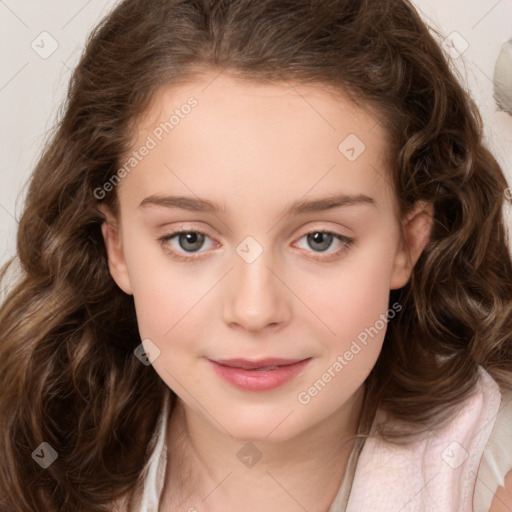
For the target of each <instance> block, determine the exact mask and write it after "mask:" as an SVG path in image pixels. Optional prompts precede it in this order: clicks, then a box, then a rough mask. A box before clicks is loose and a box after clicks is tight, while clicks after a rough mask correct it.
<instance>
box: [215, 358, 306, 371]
mask: <svg viewBox="0 0 512 512" xmlns="http://www.w3.org/2000/svg"><path fill="white" fill-rule="evenodd" d="M212 361H214V362H215V363H217V364H221V365H222V366H229V367H230V368H241V369H242V370H275V369H276V368H279V367H280V366H289V365H292V364H296V363H299V362H300V361H304V359H280V358H276V357H267V358H265V359H258V360H256V361H251V360H249V359H213V360H212Z"/></svg>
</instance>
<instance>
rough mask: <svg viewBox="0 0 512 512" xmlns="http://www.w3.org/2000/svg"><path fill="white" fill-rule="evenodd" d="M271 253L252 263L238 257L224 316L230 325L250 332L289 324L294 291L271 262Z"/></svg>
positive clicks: (229, 284) (265, 253) (230, 277)
mask: <svg viewBox="0 0 512 512" xmlns="http://www.w3.org/2000/svg"><path fill="white" fill-rule="evenodd" d="M270 256H271V254H270V251H263V253H262V254H261V255H260V256H259V257H258V258H257V259H256V260H255V261H252V262H250V263H249V262H247V261H245V260H244V259H243V258H241V257H239V256H238V255H237V254H234V261H235V263H234V268H233V271H232V272H230V274H229V277H228V282H227V290H226V298H225V300H224V303H223V316H224V321H225V322H226V324H227V325H228V326H230V327H233V328H238V329H243V330H246V331H250V332H258V331H262V330H264V329H276V328H278V327H282V326H283V325H284V324H286V323H287V322H288V321H289V318H290V314H291V304H290V294H291V292H290V290H289V289H288V288H287V287H286V285H285V284H284V283H283V281H284V282H286V280H285V279H284V276H282V275H280V272H279V270H277V269H276V268H273V267H275V265H274V264H273V262H272V261H271V257H270Z"/></svg>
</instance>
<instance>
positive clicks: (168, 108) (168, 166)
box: [120, 74, 389, 203]
mask: <svg viewBox="0 0 512 512" xmlns="http://www.w3.org/2000/svg"><path fill="white" fill-rule="evenodd" d="M386 142H387V139H386V133H385V132H384V129H383V127H382V126H381V125H380V124H379V122H378V119H377V118H376V117H375V116H374V115H372V114H371V113H370V112H369V111H366V110H363V109H361V108H359V107H356V106H355V105H354V104H353V103H351V102H350V101H349V100H348V99H347V98H345V97H344V96H343V95H342V94H341V93H340V94H336V95H334V94H333V93H332V92H331V91H329V90H327V89H326V88H323V87H321V86H320V85H305V84H296V83H292V82H289V83H278V84H276V83H261V82H251V81H247V80H240V79H238V78H233V77H231V76H229V75H224V74H220V75H203V76H201V77H198V78H196V79H194V80H193V81H190V82H188V83H182V84H180V85H174V86H167V87H162V88H161V89H160V90H159V91H158V92H157V93H156V94H155V95H154V97H153V99H152V102H151V104H150V107H149V108H148V109H147V111H146V112H145V114H144V116H143V117H141V118H140V119H139V120H138V124H137V129H136V139H135V140H134V141H133V144H132V150H133V151H135V152H137V151H138V150H139V149H142V148H143V147H144V146H146V147H150V149H149V150H146V151H144V153H145V156H144V157H143V158H140V159H139V160H138V161H137V162H136V165H134V166H133V167H132V169H130V172H129V175H128V176H127V178H125V179H123V180H122V182H121V186H120V189H121V190H120V193H121V195H123V194H124V195H129V196H131V197H132V198H133V200H134V201H135V200H136V199H137V198H139V199H140V200H142V199H143V197H146V196H148V195H151V194H156V193H160V192H173V193H174V192H175V193H180V194H187V195H197V196H203V197H212V198H213V199H214V200H215V201H216V202H219V203H226V202H227V201H225V200H224V199H223V198H225V196H226V195H227V194H228V193H231V196H232V197H233V194H232V193H235V194H237V195H238V196H239V197H245V198H246V199H247V200H250V197H251V196H254V198H255V199H254V200H255V201H262V200H264V199H265V198H267V199H268V200H270V197H271V196H272V195H273V193H274V192H275V191H276V190H280V191H281V193H282V196H283V197H284V196H289V197H294V198H298V197H301V196H304V195H306V194H310V195H311V194H312V195H316V194H324V193H325V192H333V191H342V192H346V193H350V194H357V193H366V194H369V193H371V192H373V193H374V194H377V195H381V196H382V194H383V193H384V194H385V193H386V188H389V183H388V182H389V180H388V179H387V173H388V171H387V169H385V167H384V160H385V158H384V157H385V154H386V146H387V144H386ZM131 155H132V154H131V153H129V154H127V155H124V157H123V158H124V161H123V162H122V163H126V162H128V159H129V158H130V156H131ZM132 156H133V155H132ZM132 163H134V162H132ZM362 188H365V190H362ZM122 189H126V192H123V191H122ZM388 192H389V190H388ZM139 202H140V201H139Z"/></svg>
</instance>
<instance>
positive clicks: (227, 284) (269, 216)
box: [103, 74, 430, 440]
mask: <svg viewBox="0 0 512 512" xmlns="http://www.w3.org/2000/svg"><path fill="white" fill-rule="evenodd" d="M386 151H387V145H386V136H385V133H384V131H383V129H382V127H381V125H380V124H379V123H378V121H377V119H376V118H374V117H372V116H370V115H369V114H367V113H366V112H365V111H363V110H360V109H357V108H356V107H354V106H353V105H352V104H350V103H348V101H343V100H341V99H335V98H334V97H332V96H330V95H328V94H327V93H326V92H325V91H322V89H321V88H318V87H306V86H304V85H294V86H293V87H292V86H290V85H262V84H255V83H247V82H240V81H237V80H235V79H233V78H230V77H228V76H226V75H225V74H224V75H220V76H218V77H217V78H215V79H214V76H213V75H210V76H208V77H207V78H206V79H205V81H204V82H203V81H199V80H198V81H196V82H193V83H191V84H189V85H181V86H179V87H173V88H167V89H163V90H162V91H161V92H160V93H159V94H158V95H156V96H155V98H154V101H153V103H152V106H151V108H150V110H149V111H148V112H147V115H146V116H145V117H144V120H143V121H141V123H140V124H139V126H138V135H137V140H136V141H135V142H134V144H133V152H132V153H130V154H129V155H127V156H126V159H125V161H124V162H123V164H126V165H125V167H124V172H122V171H121V172H120V173H119V176H120V177H122V180H121V182H120V183H119V185H117V190H116V191H115V192H117V194H118V197H119V203H120V219H119V229H118V231H117V230H116V228H115V226H114V224H115V220H114V219H113V218H112V217H110V215H109V217H108V218H109V219H110V222H109V224H104V225H103V234H104V237H105V241H106V245H107V248H108V253H109V265H110V270H111V273H112V276H113V277H114V279H115V280H116V282H117V283H118V285H119V286H120V287H121V288H122V289H123V290H124V291H125V292H126V293H129V294H133V296H134V301H135V306H136V312H137V320H138V325H139V330H140V335H141V339H142V340H144V344H143V347H144V348H145V349H146V350H147V351H148V352H149V357H150V360H152V364H153V366H154V368H155V370H156V371H157V372H158V374H159V375H160V376H161V378H162V379H163V380H164V381H165V383H166V384H167V385H168V386H169V387H170V388H171V389H173V390H174V391H175V392H176V394H177V395H178V396H179V397H180V398H181V399H182V401H183V403H184V405H185V408H186V410H188V411H189V412H194V413H196V417H200V418H201V419H202V421H206V422H208V423H209V424H211V425H212V426H213V427H214V428H216V429H218V430H222V431H224V432H229V433H230V434H231V435H232V436H234V437H235V438H237V439H241V440H249V439H251V440H264V439H266V440H279V439H281V440H282V439H286V438H291V437H292V436H294V435H297V434H299V433H301V432H303V431H305V430H306V429H308V428H311V427H313V426H317V425H318V424H319V423H321V422H322V421H326V420H327V419H328V418H331V417H332V416H333V415H335V414H338V413H339V411H341V410H343V408H344V407H343V406H344V405H345V406H348V404H350V401H351V398H352V397H354V396H355V395H356V391H358V390H360V388H361V386H362V384H363V382H364V380H365V379H366V377H367V376H368V374H369V372H370V370H371V369H372V367H373V366H374V364H375V362H376V360H377V357H378V355H379V352H380V350H381V346H382V342H383V339H384V334H385V331H386V325H387V324H386V316H387V311H388V309H389V310H390V312H389V317H390V319H389V321H390V322H392V321H393V319H392V318H393V317H396V316H397V315H399V314H400V312H399V310H400V309H401V305H399V304H394V305H391V304H388V300H389V291H390V289H394V288H400V287H402V286H403V285H404V284H405V283H406V282H407V280H408V279H409V277H410V269H411V265H412V264H414V262H415V261H416V259H417V258H418V256H419V254H420V253H421V250H422V248H423V247H424V245H425V243H426V241H427V238H428V234H429V219H430V217H429V215H427V214H426V213H424V212H422V210H421V208H420V207H419V206H422V207H423V206H424V205H419V206H418V208H417V209H416V210H415V211H413V212H412V213H411V214H410V215H408V217H407V218H406V219H403V220H402V223H403V226H404V231H405V235H406V239H407V242H408V245H409V248H410V253H411V261H410V262H409V260H408V259H407V254H406V251H405V247H404V246H403V244H402V241H401V240H402V239H401V237H400V232H399V224H398V221H397V219H396V216H395V213H394V208H395V199H394V196H393V194H392V190H391V188H390V184H389V181H388V178H387V173H388V170H387V169H386V168H385V167H384V163H383V161H384V155H385V154H386ZM108 188H109V185H108V184H107V185H106V187H105V190H107V189H108ZM115 192H110V193H115ZM107 213H108V212H107ZM177 231H184V232H185V233H189V234H188V235H186V234H182V235H177V234H175V233H176V232H177ZM330 233H332V234H330ZM234 358H241V359H246V360H250V361H255V360H260V359H265V358H283V359H291V360H299V361H303V360H307V361H305V362H303V363H301V364H300V365H296V366H293V367H290V368H288V370H290V373H289V374H286V371H285V370H284V369H283V368H279V369H278V370H270V369H269V370H267V371H259V370H252V371H251V370H245V372H244V371H242V370H239V371H236V370H231V371H229V370H226V371H227V373H228V374H229V375H231V380H229V378H228V379H226V378H224V377H223V376H221V375H220V373H219V371H218V370H220V369H222V367H220V366H218V365H217V364H216V363H213V362H212V361H213V360H221V359H234ZM141 364H142V363H141ZM286 375H288V377H287V378H286ZM233 379H234V380H233ZM346 408H347V407H345V409H346Z"/></svg>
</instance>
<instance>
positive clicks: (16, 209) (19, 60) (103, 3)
mask: <svg viewBox="0 0 512 512" xmlns="http://www.w3.org/2000/svg"><path fill="white" fill-rule="evenodd" d="M116 3H117V0H88V1H87V0H66V1H62V0H60V1H59V0H19V1H15V0H0V44H1V45H2V52H1V53H0V113H1V119H3V122H2V123H1V125H0V150H1V153H0V154H1V156H2V158H1V164H0V241H1V242H0V264H2V263H3V262H4V261H6V260H7V259H8V258H9V257H10V256H12V255H13V254H14V253H15V236H16V228H17V222H16V218H18V217H19V213H20V211H21V207H22V204H23V198H24V193H25V189H24V188H23V187H24V185H25V183H26V181H27V179H28V178H29V175H30V172H31V170H32V169H33V167H34V165H35V163H36V162H37V158H38V155H39V153H40V151H41V148H42V144H43V141H44V139H45V136H46V135H47V133H48V130H49V129H50V128H51V127H52V125H53V124H54V122H55V120H56V115H57V109H58V106H59V105H60V103H61V101H62V100H63V98H64V96H65V92H66V88H67V84H68V80H69V77H70V70H71V69H73V67H74V66H75V65H76V63H77V62H78V58H79V56H80V53H81V50H82V48H83V46H84V43H85V41H86V37H87V34H88V33H89V31H90V29H91V28H92V27H93V26H94V25H95V24H96V23H97V22H98V21H99V20H100V19H101V18H102V17H103V16H104V15H105V14H106V13H107V12H108V11H109V10H110V9H111V8H112V7H113V6H114V5H115V4H116ZM414 4H415V5H416V7H417V8H418V9H419V11H420V13H421V15H422V16H423V17H424V19H425V20H426V21H427V22H428V23H429V24H431V25H433V26H434V27H436V28H437V29H438V30H440V31H441V32H442V33H443V34H444V36H448V39H447V40H446V42H447V43H450V42H453V44H454V46H455V50H457V49H458V50H459V51H462V50H464V51H463V53H462V54H461V55H460V56H458V57H457V58H455V59H454V60H453V63H454V67H456V68H457V69H458V70H459V71H460V73H461V80H462V81H463V82H464V83H465V85H466V87H467V88H468V89H469V90H470V91H471V93H472V95H473V96H474V97H475V99H476V101H477V103H478V105H479V107H480V109H481V113H482V116H483V120H484V125H485V135H486V138H487V141H488V144H489V146H490V148H491V150H493V152H494V153H495V155H496V157H497V158H498V161H499V162H500V164H501V165H502V166H503V168H504V169H505V172H506V173H507V177H508V180H509V183H512V116H510V115H508V114H505V113H503V112H499V111H497V108H496V105H495V102H494V99H493V91H492V77H493V69H494V63H495V61H496V58H497V56H498V53H499V50H500V47H501V45H502V44H503V43H504V42H505V41H507V40H509V39H511V38H512V0H442V1H441V0H414ZM44 32H45V33H46V34H42V33H44ZM455 33H456V34H455ZM57 45H58V46H57ZM466 46H467V48H466ZM53 47H56V49H55V51H53V53H51V55H49V56H47V55H46V54H47V53H50V52H51V51H52V50H53ZM447 48H449V47H448V46H447ZM451 51H452V52H453V50H451ZM454 55H457V53H454ZM43 57H45V58H43ZM510 219H512V217H509V222H508V225H509V226H511V224H512V222H510ZM510 231H511V233H512V226H511V227H510Z"/></svg>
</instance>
